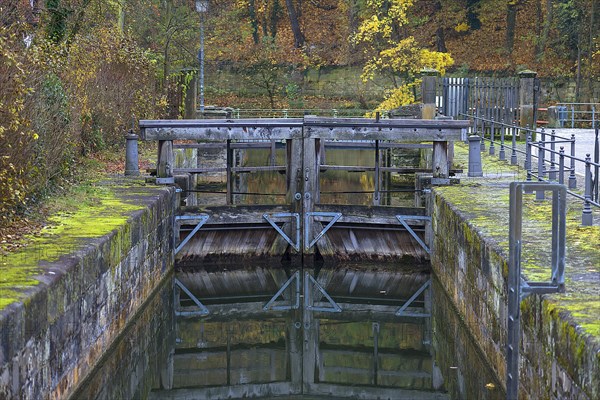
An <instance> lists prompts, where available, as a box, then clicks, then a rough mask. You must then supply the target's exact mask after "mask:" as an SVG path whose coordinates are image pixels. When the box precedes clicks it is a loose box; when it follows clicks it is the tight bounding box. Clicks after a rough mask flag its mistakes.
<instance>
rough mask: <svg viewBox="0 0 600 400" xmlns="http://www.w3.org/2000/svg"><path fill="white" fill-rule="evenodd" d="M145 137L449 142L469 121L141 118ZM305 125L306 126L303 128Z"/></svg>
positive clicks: (140, 123)
mask: <svg viewBox="0 0 600 400" xmlns="http://www.w3.org/2000/svg"><path fill="white" fill-rule="evenodd" d="M139 125H140V130H141V137H142V139H143V140H188V139H189V140H209V141H225V140H233V139H239V140H252V139H262V140H280V139H290V138H301V137H303V136H304V137H312V138H323V139H338V140H339V139H342V140H375V139H379V140H395V141H412V142H421V141H447V140H462V139H464V137H463V136H464V135H466V133H463V131H464V130H465V129H466V128H467V127H468V126H469V121H466V120H459V121H453V120H452V121H451V120H414V119H388V120H385V119H384V120H379V121H375V120H373V119H367V118H318V117H305V118H304V119H300V118H280V119H244V120H242V119H239V120H219V119H214V120H141V121H140V122H139ZM303 127H304V129H303Z"/></svg>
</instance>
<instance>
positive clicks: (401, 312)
mask: <svg viewBox="0 0 600 400" xmlns="http://www.w3.org/2000/svg"><path fill="white" fill-rule="evenodd" d="M429 286H431V278H430V279H428V280H427V282H425V283H424V284H423V285H422V286H421V287H420V288H419V290H417V291H416V292H415V294H413V295H412V296H411V298H410V299H408V300H407V302H406V303H404V304H403V305H402V307H400V308H399V309H398V311H396V316H397V317H430V316H431V314H429V313H409V312H405V310H406V309H407V308H408V307H409V306H410V305H411V304H412V303H413V301H415V300H416V299H417V297H419V295H420V294H421V293H423V291H424V290H425V289H427V288H428V287H429Z"/></svg>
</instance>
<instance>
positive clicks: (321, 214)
mask: <svg viewBox="0 0 600 400" xmlns="http://www.w3.org/2000/svg"><path fill="white" fill-rule="evenodd" d="M311 217H332V218H333V219H332V220H331V221H329V223H328V224H327V226H326V227H325V228H323V230H321V232H319V234H318V235H317V236H316V237H315V238H314V239H313V240H312V242H310V239H309V237H308V236H309V232H310V218H311ZM340 218H342V213H336V212H318V211H313V212H307V213H304V249H305V250H308V249H310V248H311V247H313V246H314V245H315V243H317V241H318V240H319V239H321V238H322V237H323V235H324V234H325V233H326V232H327V231H328V230H329V228H331V227H332V226H333V224H335V223H336V222H337V221H338V220H339V219H340Z"/></svg>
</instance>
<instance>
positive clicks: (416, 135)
mask: <svg viewBox="0 0 600 400" xmlns="http://www.w3.org/2000/svg"><path fill="white" fill-rule="evenodd" d="M304 126H305V127H306V128H305V135H306V136H307V137H320V138H328V139H341V140H344V139H354V140H375V139H380V140H403V141H414V142H419V141H437V140H440V141H444V140H462V139H463V138H462V136H463V129H466V128H467V127H468V126H469V121H466V120H456V121H454V120H416V119H385V120H379V121H376V120H373V119H368V118H314V117H305V118H304ZM465 134H466V133H465Z"/></svg>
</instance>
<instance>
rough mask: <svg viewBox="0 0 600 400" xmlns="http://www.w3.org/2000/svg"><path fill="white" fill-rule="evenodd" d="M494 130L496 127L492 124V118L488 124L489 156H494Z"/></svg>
mask: <svg viewBox="0 0 600 400" xmlns="http://www.w3.org/2000/svg"><path fill="white" fill-rule="evenodd" d="M495 130H496V125H495V123H494V117H492V118H491V122H490V156H493V155H494V154H496V147H495V146H494V131H495Z"/></svg>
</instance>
